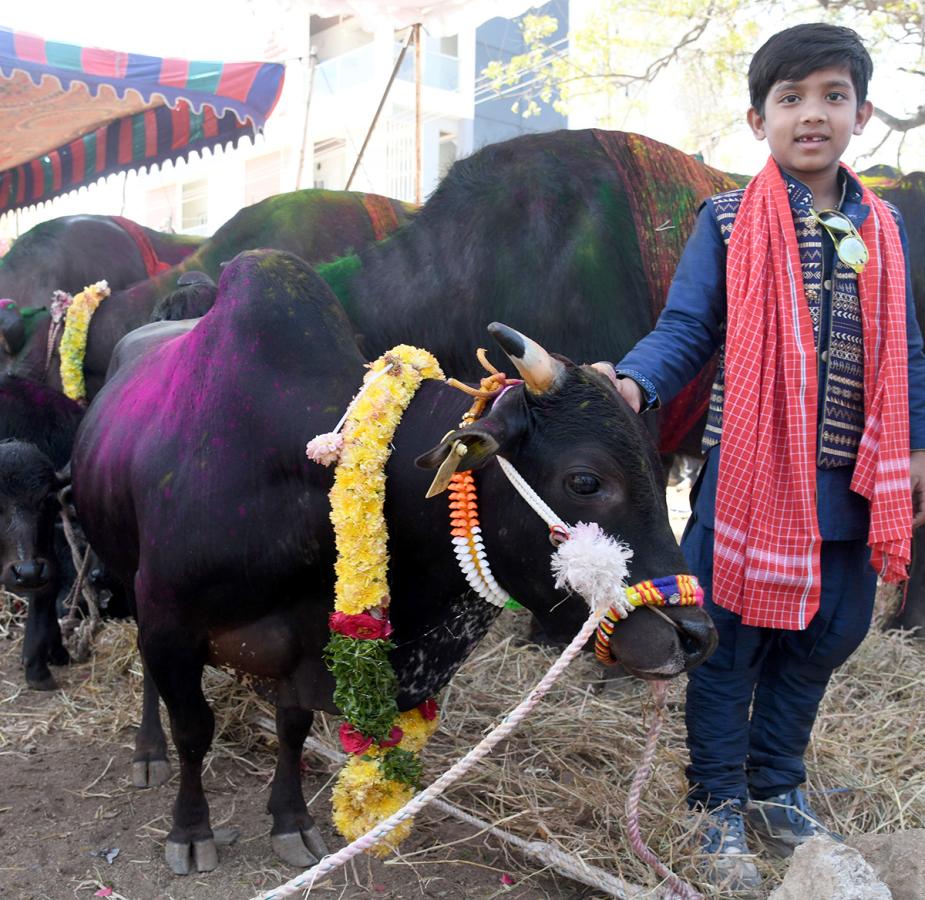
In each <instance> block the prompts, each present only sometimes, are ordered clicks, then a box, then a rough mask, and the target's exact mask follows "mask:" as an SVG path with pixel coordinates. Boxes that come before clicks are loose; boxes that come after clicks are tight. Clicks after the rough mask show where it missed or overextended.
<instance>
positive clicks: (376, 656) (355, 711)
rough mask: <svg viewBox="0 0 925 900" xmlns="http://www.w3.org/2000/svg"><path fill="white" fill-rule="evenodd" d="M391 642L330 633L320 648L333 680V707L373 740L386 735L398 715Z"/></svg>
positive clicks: (384, 738) (396, 682)
mask: <svg viewBox="0 0 925 900" xmlns="http://www.w3.org/2000/svg"><path fill="white" fill-rule="evenodd" d="M394 646H395V645H394V644H393V643H392V642H391V641H382V640H378V641H359V640H356V639H355V638H351V637H347V636H346V635H342V634H332V635H331V639H330V640H329V641H328V645H327V647H326V648H325V651H324V662H325V665H326V666H327V667H328V669H329V670H330V671H331V674H332V675H333V676H334V680H335V681H336V682H337V686H336V687H335V689H334V702H335V703H336V704H337V708H338V709H339V710H340V711H341V713H343V715H344V718H346V719H347V721H348V722H349V723H350V724H351V725H353V726H354V727H355V728H357V729H359V730H360V731H362V732H363V734H365V735H367V736H368V737H371V738H373V740H375V741H377V742H378V741H384V740H386V739H387V738H388V736H389V732H390V731H391V729H392V725H393V724H394V722H395V718H396V717H397V716H398V706H397V704H396V703H395V697H396V696H397V694H398V680H397V679H396V677H395V672H394V671H393V669H392V664H391V663H390V662H389V651H390V650H391V649H392V648H393V647H394ZM393 752H394V751H393Z"/></svg>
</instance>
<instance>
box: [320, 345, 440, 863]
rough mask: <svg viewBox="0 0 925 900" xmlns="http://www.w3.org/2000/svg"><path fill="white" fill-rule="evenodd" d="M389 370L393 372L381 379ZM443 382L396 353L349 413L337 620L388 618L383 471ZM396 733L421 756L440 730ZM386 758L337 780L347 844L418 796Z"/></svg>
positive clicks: (375, 756)
mask: <svg viewBox="0 0 925 900" xmlns="http://www.w3.org/2000/svg"><path fill="white" fill-rule="evenodd" d="M386 367H388V371H387V372H386V373H385V374H384V375H382V377H376V376H377V373H379V372H382V370H383V369H385V368H386ZM443 377H444V376H443V372H442V371H441V369H440V365H439V364H438V362H437V360H436V359H435V358H434V357H433V356H432V355H431V354H430V353H428V352H427V351H425V350H420V349H418V348H416V347H410V346H408V345H405V344H402V345H399V346H397V347H394V348H393V349H392V350H390V351H389V352H388V353H386V354H384V355H383V356H381V357H380V358H379V359H378V360H376V362H374V363H373V364H372V365H371V366H370V371H369V373H367V375H366V378H365V379H364V381H365V382H366V383H367V387H366V389H365V390H364V391H363V392H362V393H361V394H360V395H358V397H357V399H356V401H355V402H354V404H353V405H352V407H351V409H350V411H349V414H348V416H347V420H346V423H345V425H344V431H343V437H344V446H343V449H342V451H341V453H340V460H339V463H338V466H337V471H336V474H335V477H334V486H333V488H332V489H331V493H330V501H331V521H332V522H333V524H334V529H335V534H336V538H337V563H336V575H337V586H336V590H335V610H336V611H337V612H340V613H346V614H348V615H358V614H360V613H364V612H369V613H375V614H377V615H379V616H383V615H385V614H387V610H388V605H389V594H388V580H387V574H388V561H389V556H388V549H387V546H386V545H387V540H388V532H387V528H386V523H385V516H384V503H385V464H386V461H387V460H388V458H389V455H390V453H391V442H392V437H393V435H394V433H395V430H396V428H397V427H398V423H399V422H400V421H401V417H402V414H403V413H404V411H405V409H406V407H407V406H408V404H409V403H410V402H411V398H412V397H413V396H414V394H415V392H416V391H417V389H418V387H419V386H420V384H421V382H422V381H423V380H424V379H425V378H435V379H441V380H442V379H443ZM374 378H375V381H373V379H374ZM395 725H396V726H398V727H399V728H401V731H402V738H401V741H400V742H399V743H398V745H397V746H398V747H399V748H401V749H404V750H409V751H412V752H417V751H418V750H420V749H421V747H423V746H424V744H425V742H426V741H427V739H428V738H429V737H430V735H431V734H433V732H434V731H435V730H436V728H437V719H436V716H434V718H432V719H426V718H425V717H424V716H423V715H422V713H421V711H420V710H419V709H413V710H409V711H408V712H404V713H400V714H399V716H398V717H397V719H396V720H395ZM382 756H383V751H382V749H381V748H379V747H378V746H377V745H375V744H373V746H371V747H369V748H368V749H367V750H366V751H365V752H363V753H362V755H354V756H351V757H350V758H349V759H348V761H347V763H346V764H345V765H344V767H343V769H342V770H341V772H340V775H339V776H338V778H337V783H336V784H335V786H334V791H333V796H332V803H333V811H334V824H335V825H336V826H337V829H338V830H339V831H340V832H341V834H343V835H344V837H346V838H347V839H348V840H354V839H356V838H357V837H360V836H361V835H363V834H365V833H366V832H367V831H369V830H370V829H371V828H373V827H374V826H375V825H376V824H378V823H379V822H381V821H382V820H383V819H385V818H387V817H388V816H390V815H392V813H394V812H397V811H398V810H399V809H401V807H402V806H404V805H405V804H406V803H407V802H408V801H409V800H410V799H411V798H412V796H413V795H414V788H413V787H412V786H410V785H408V784H404V783H402V782H400V781H396V780H394V779H390V778H388V777H386V775H385V774H384V773H383V771H382V768H381V766H380V760H381V758H382ZM410 830H411V821H410V820H408V821H407V822H403V823H402V824H401V825H399V826H398V827H396V828H395V829H393V830H392V831H391V832H390V834H389V841H390V843H392V844H393V845H394V844H397V843H398V842H399V841H400V840H402V839H403V838H404V837H406V836H407V834H408V833H409V832H410ZM379 846H380V847H382V848H383V850H382V852H388V848H387V847H384V846H383V845H382V844H380V845H379ZM374 852H375V851H374Z"/></svg>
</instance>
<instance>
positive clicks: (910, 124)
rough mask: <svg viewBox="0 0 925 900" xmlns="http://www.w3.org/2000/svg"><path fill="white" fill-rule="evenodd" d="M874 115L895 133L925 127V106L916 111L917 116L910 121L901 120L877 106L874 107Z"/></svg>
mask: <svg viewBox="0 0 925 900" xmlns="http://www.w3.org/2000/svg"><path fill="white" fill-rule="evenodd" d="M874 115H875V116H876V117H877V118H878V119H879V120H880V121H881V122H883V123H884V124H885V125H886V126H887V128H890V129H892V130H893V131H911V130H912V129H913V128H918V127H919V126H920V125H925V104H923V105H922V106H920V107H919V108H918V109H917V110H916V111H915V115H914V116H910V117H909V118H908V119H900V118H898V117H897V116H894V115H891V114H890V113H888V112H886V111H885V110H882V109H880V108H879V107H877V106H875V107H874Z"/></svg>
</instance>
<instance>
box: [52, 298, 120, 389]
mask: <svg viewBox="0 0 925 900" xmlns="http://www.w3.org/2000/svg"><path fill="white" fill-rule="evenodd" d="M108 296H109V285H108V284H107V283H106V282H105V281H98V282H97V283H96V284H91V285H89V286H88V287H85V288H84V289H83V290H82V291H81V292H80V293H79V294H78V295H77V296H76V297H74V300H73V302H72V303H71V305H70V307H69V308H68V311H67V317H66V318H65V320H64V333H63V334H62V335H61V345H60V347H59V348H58V355H59V356H60V357H61V387H62V390H63V391H64V393H65V394H66V395H67V396H68V397H70V398H71V400H76V401H77V402H78V403H82V402H84V401H85V400H86V399H87V385H86V383H85V381H84V356H85V354H86V352H87V331H88V329H89V327H90V319H92V318H93V313H95V312H96V308H97V307H98V306H99V305H100V303H102V301H103V300H104V299H105V298H106V297H108Z"/></svg>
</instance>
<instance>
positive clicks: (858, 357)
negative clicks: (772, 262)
mask: <svg viewBox="0 0 925 900" xmlns="http://www.w3.org/2000/svg"><path fill="white" fill-rule="evenodd" d="M744 193H745V192H744V190H743V189H738V190H734V191H727V192H726V193H724V194H717V195H716V196H715V197H713V198H712V199H713V211H714V214H715V216H716V222H717V224H718V225H719V228H720V232H721V233H722V236H723V240H724V241H725V243H726V245H727V246H728V245H729V238H730V236H731V234H732V226H733V224H734V222H735V217H736V213H738V211H739V205H740V204H741V202H742V195H743V194H744ZM808 209H809V207H808V206H805V207H803V208H799V207H795V206H794V205H793V204H791V212H792V213H793V224H794V228H795V229H796V236H797V246H798V247H799V251H800V262H801V263H802V269H803V289H804V292H805V294H806V302H807V304H808V305H809V314H810V317H811V318H812V322H813V340H814V343H815V345H816V348H817V356H816V358H817V361H818V370H817V371H818V377H819V381H820V383H824V389H823V393H822V395H821V396H822V400H821V402H822V413H823V414H822V417H821V420H820V421H821V425H820V427H819V434H818V438H817V459H816V462H817V464H818V465H819V466H821V467H822V468H826V469H834V468H837V467H838V466H848V465H853V464H854V460H855V458H856V457H857V452H858V443H859V442H860V440H861V434H862V432H863V430H864V348H863V342H862V333H861V305H860V301H859V299H858V276H857V274H856V273H855V272H854V271H853V270H852V269H850V268H849V267H848V266H846V265H845V264H844V263H843V262H842V261H841V260H840V259H838V258H837V257H835V266H834V273H833V276H832V278H833V284H832V285H831V286H830V285H829V284H828V283H826V285H825V289H826V290H829V288H830V287H831V291H832V297H831V303H830V310H831V312H830V316H831V318H830V322H829V328H828V342H827V346H825V347H820V346H819V316H820V311H821V308H822V289H823V275H824V272H823V263H824V257H823V249H822V229H821V227H820V226H818V225H817V224H816V222H815V221H814V220H813V218H812V217H811V216H809V215H808V214H807V212H808ZM724 383H725V347H724V348H722V349H721V350H720V355H719V365H718V367H717V371H716V380H715V381H714V383H713V390H712V392H711V394H710V410H709V413H708V416H707V427H706V430H705V431H704V435H703V449H704V452H706V451H707V450H709V449H710V447H714V446H716V444H718V443H719V441H720V436H721V433H722V426H723V396H724Z"/></svg>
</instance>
